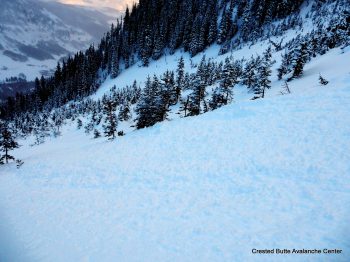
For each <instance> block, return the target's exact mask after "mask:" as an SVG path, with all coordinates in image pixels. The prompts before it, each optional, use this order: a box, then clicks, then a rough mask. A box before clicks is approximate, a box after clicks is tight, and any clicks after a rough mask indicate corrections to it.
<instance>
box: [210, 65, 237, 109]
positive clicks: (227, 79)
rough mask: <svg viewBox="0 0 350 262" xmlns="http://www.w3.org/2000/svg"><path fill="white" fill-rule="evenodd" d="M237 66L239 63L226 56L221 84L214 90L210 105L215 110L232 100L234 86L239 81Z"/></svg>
mask: <svg viewBox="0 0 350 262" xmlns="http://www.w3.org/2000/svg"><path fill="white" fill-rule="evenodd" d="M237 67H238V65H234V64H233V63H231V61H230V60H229V59H228V58H226V60H225V65H224V68H223V72H222V76H221V77H222V80H221V81H220V86H219V87H218V88H217V89H216V90H215V91H214V93H213V96H212V100H211V102H210V107H211V108H212V109H213V110H214V109H217V108H219V107H221V106H224V105H227V104H228V103H230V102H231V101H232V99H233V88H234V86H235V85H236V84H238V83H239V81H238V76H239V70H238V68H237Z"/></svg>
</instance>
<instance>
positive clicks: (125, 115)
mask: <svg viewBox="0 0 350 262" xmlns="http://www.w3.org/2000/svg"><path fill="white" fill-rule="evenodd" d="M131 118H132V114H131V110H130V105H129V103H127V102H124V103H123V104H122V105H121V107H120V110H119V114H118V120H119V121H121V122H123V121H129V120H130V119H131Z"/></svg>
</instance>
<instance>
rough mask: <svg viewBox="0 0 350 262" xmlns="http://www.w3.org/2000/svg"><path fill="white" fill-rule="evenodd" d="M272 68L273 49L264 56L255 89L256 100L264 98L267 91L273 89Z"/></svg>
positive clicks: (268, 50)
mask: <svg viewBox="0 0 350 262" xmlns="http://www.w3.org/2000/svg"><path fill="white" fill-rule="evenodd" d="M271 66H272V54H271V47H269V48H268V49H267V50H266V51H265V52H264V56H263V60H262V63H261V66H260V68H259V72H258V83H257V85H256V88H255V95H256V96H255V97H254V98H264V97H265V93H266V89H270V88H271V80H270V76H271V73H272V71H271Z"/></svg>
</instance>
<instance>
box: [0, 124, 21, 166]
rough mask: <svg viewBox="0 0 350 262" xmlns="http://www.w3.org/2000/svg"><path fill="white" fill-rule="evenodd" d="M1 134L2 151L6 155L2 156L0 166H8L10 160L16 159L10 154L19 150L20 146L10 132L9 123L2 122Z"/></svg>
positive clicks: (0, 126)
mask: <svg viewBox="0 0 350 262" xmlns="http://www.w3.org/2000/svg"><path fill="white" fill-rule="evenodd" d="M0 121H1V120H0ZM0 132H1V133H0V151H1V152H3V153H4V154H3V155H0V164H4V163H6V164H7V163H8V162H9V161H10V160H13V161H15V158H14V157H13V156H11V155H10V154H9V152H10V151H12V150H14V149H16V148H18V147H19V145H18V143H17V142H16V141H15V138H14V136H13V132H12V131H11V130H10V128H9V126H8V124H7V123H4V122H2V121H1V122H0Z"/></svg>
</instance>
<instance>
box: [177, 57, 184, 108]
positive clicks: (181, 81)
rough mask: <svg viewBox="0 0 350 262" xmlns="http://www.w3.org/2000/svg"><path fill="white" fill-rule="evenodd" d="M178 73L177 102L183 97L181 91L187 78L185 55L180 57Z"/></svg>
mask: <svg viewBox="0 0 350 262" xmlns="http://www.w3.org/2000/svg"><path fill="white" fill-rule="evenodd" d="M176 73H177V77H176V102H178V101H179V99H180V97H181V92H182V90H183V87H184V80H185V61H184V58H183V56H181V57H180V60H179V63H178V65H177V70H176Z"/></svg>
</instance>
